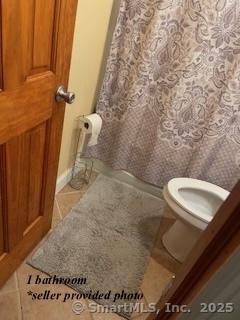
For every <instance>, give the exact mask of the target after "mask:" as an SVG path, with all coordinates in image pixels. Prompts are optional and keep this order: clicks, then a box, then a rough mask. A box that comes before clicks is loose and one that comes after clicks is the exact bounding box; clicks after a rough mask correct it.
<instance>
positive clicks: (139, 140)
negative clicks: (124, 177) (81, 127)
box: [87, 0, 240, 189]
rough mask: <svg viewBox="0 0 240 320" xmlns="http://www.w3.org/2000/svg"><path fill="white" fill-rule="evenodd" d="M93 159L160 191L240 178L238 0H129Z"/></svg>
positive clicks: (117, 31)
mask: <svg viewBox="0 0 240 320" xmlns="http://www.w3.org/2000/svg"><path fill="white" fill-rule="evenodd" d="M97 112H98V114H99V115H101V117H102V119H103V129H102V132H101V135H100V137H99V143H98V145H97V146H94V147H90V148H88V151H87V155H88V156H92V157H95V158H99V159H101V160H103V161H104V162H106V163H107V164H109V165H111V166H112V167H114V168H116V169H124V170H127V171H129V172H131V173H132V174H134V175H135V176H137V177H139V178H141V179H143V180H145V181H147V182H150V183H152V184H155V185H159V186H163V185H164V184H165V183H167V182H168V181H169V180H170V179H171V178H173V177H193V178H198V179H202V180H205V181H209V182H212V183H215V184H217V185H219V186H222V187H224V188H226V189H231V188H232V187H233V185H234V184H235V183H236V181H237V180H238V179H239V178H240V2H239V0H122V1H121V7H120V12H119V16H118V20H117V25H116V28H115V32H114V36H113V41H112V46H111V50H110V56H109V59H108V63H107V70H106V74H105V79H104V83H103V86H102V90H101V94H100V98H99V102H98V105H97Z"/></svg>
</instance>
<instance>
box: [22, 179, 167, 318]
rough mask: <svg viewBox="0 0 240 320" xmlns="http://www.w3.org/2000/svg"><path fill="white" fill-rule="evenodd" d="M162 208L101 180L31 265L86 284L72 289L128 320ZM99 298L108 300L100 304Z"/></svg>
mask: <svg viewBox="0 0 240 320" xmlns="http://www.w3.org/2000/svg"><path fill="white" fill-rule="evenodd" d="M163 206H164V202H163V201H162V200H161V199H158V198H156V197H154V196H151V195H149V194H147V193H145V192H142V191H139V190H138V189H136V188H134V187H131V186H129V185H127V184H124V183H120V182H118V181H117V180H115V179H113V178H109V177H106V176H104V175H99V176H98V178H97V179H96V181H95V182H94V183H93V185H92V186H91V187H90V188H89V189H88V191H87V192H86V194H85V195H84V196H83V198H82V199H81V200H80V202H79V203H78V204H77V206H76V207H75V208H74V209H73V210H72V212H71V213H70V214H69V215H68V216H67V217H66V218H65V219H64V220H63V221H62V222H61V223H60V224H59V225H58V226H57V227H56V228H55V229H54V230H53V232H52V233H51V234H50V235H49V236H48V238H47V240H46V241H45V242H44V243H43V245H42V246H41V247H40V248H39V249H38V250H37V251H36V252H35V253H34V254H33V256H32V258H31V259H30V261H28V263H29V264H30V265H32V266H33V267H35V268H37V269H39V270H41V271H43V272H45V273H47V274H49V275H50V276H57V277H63V278H65V279H68V281H69V279H73V278H83V279H84V278H86V283H85V284H84V283H83V282H84V281H81V280H80V281H78V282H79V284H72V283H68V285H69V286H71V287H72V288H74V289H75V290H76V291H78V292H79V293H83V294H90V293H91V294H92V295H93V294H94V293H95V297H94V296H93V300H95V301H96V302H98V303H99V304H102V305H105V306H108V307H109V308H110V309H111V310H113V311H116V312H117V313H119V314H121V315H123V316H125V317H127V318H128V317H129V316H130V313H129V312H128V311H126V305H129V304H132V303H134V302H135V301H136V300H134V295H135V294H136V293H137V292H139V291H140V286H141V282H142V279H143V276H144V272H145V269H146V267H147V264H148V261H149V256H150V253H151V249H152V247H153V244H154V239H155V237H156V234H157V231H158V227H159V223H160V219H161V215H162V212H163ZM74 281H75V279H73V281H72V282H74ZM97 292H99V294H101V293H104V294H108V295H106V296H105V297H106V299H105V298H104V297H103V298H102V299H96V293H97ZM125 293H126V294H132V295H129V296H128V297H127V296H126V295H125ZM117 294H119V296H118V295H117ZM120 294H121V298H120ZM116 295H117V296H116ZM91 297H92V296H90V298H91ZM116 297H119V299H118V300H117V301H114V298H116ZM129 298H130V300H129ZM115 300H116V299H115ZM121 305H125V307H124V308H123V309H121V308H120V306H121ZM115 309H117V310H115ZM120 309H121V311H119V310H120Z"/></svg>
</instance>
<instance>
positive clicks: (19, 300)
mask: <svg viewBox="0 0 240 320" xmlns="http://www.w3.org/2000/svg"><path fill="white" fill-rule="evenodd" d="M14 278H15V282H16V287H17V300H18V302H17V304H18V318H19V320H22V319H23V310H22V304H21V295H20V288H19V284H18V277H17V272H16V271H15V273H14Z"/></svg>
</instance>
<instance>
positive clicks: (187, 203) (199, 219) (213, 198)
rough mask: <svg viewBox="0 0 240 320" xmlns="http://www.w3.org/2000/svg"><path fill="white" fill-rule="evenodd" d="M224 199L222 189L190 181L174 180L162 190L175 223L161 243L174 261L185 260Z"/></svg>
mask: <svg viewBox="0 0 240 320" xmlns="http://www.w3.org/2000/svg"><path fill="white" fill-rule="evenodd" d="M228 195H229V192H228V191H226V190H224V189H223V188H220V187H218V186H216V185H214V184H212V183H209V182H205V181H201V180H197V179H191V178H175V179H172V180H171V181H169V183H168V184H167V185H166V186H165V187H164V190H163V196H164V199H165V200H166V202H167V204H168V206H169V207H170V208H171V211H172V213H173V214H174V216H175V217H176V219H177V220H176V222H175V223H174V224H173V225H172V227H171V228H170V229H169V230H168V231H167V232H166V233H165V234H164V235H163V237H162V242H163V244H164V246H165V248H166V249H167V250H168V252H169V253H170V254H171V255H172V256H173V257H174V258H175V259H177V260H178V261H180V262H183V261H184V260H185V258H186V257H187V255H188V253H189V252H190V251H191V249H192V247H193V246H194V244H195V243H196V241H197V240H198V238H199V236H200V234H201V232H202V231H203V230H204V229H205V228H206V227H207V225H208V224H209V222H210V221H211V220H212V218H213V216H214V215H215V213H216V212H217V210H218V208H219V207H220V206H221V204H222V203H223V202H224V201H225V200H226V198H227V197H228Z"/></svg>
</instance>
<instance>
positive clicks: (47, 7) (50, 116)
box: [0, 0, 77, 286]
mask: <svg viewBox="0 0 240 320" xmlns="http://www.w3.org/2000/svg"><path fill="white" fill-rule="evenodd" d="M76 7H77V0H1V11H0V19H1V20H0V21H1V25H0V27H1V30H0V55H1V59H0V88H1V89H0V286H1V285H2V284H3V283H4V282H5V281H6V279H7V278H8V277H9V276H10V275H11V274H12V272H13V271H14V270H15V269H16V268H17V267H18V265H19V264H20V263H21V262H22V260H23V259H24V258H25V257H26V256H27V254H28V253H29V252H30V251H31V250H32V249H33V248H34V246H36V244H37V243H38V242H39V241H40V240H41V239H42V238H43V236H44V235H45V234H46V233H47V231H48V230H49V229H50V226H51V218H52V211H53V202H54V193H55V185H56V177H57V167H58V158H59V150H60V142H61V134H62V125H63V118H64V108H65V106H64V103H56V102H55V92H56V90H57V88H58V86H60V85H61V84H63V85H65V86H67V80H68V74H69V66H70V58H71V49H72V39H73V31H74V21H75V13H76Z"/></svg>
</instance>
